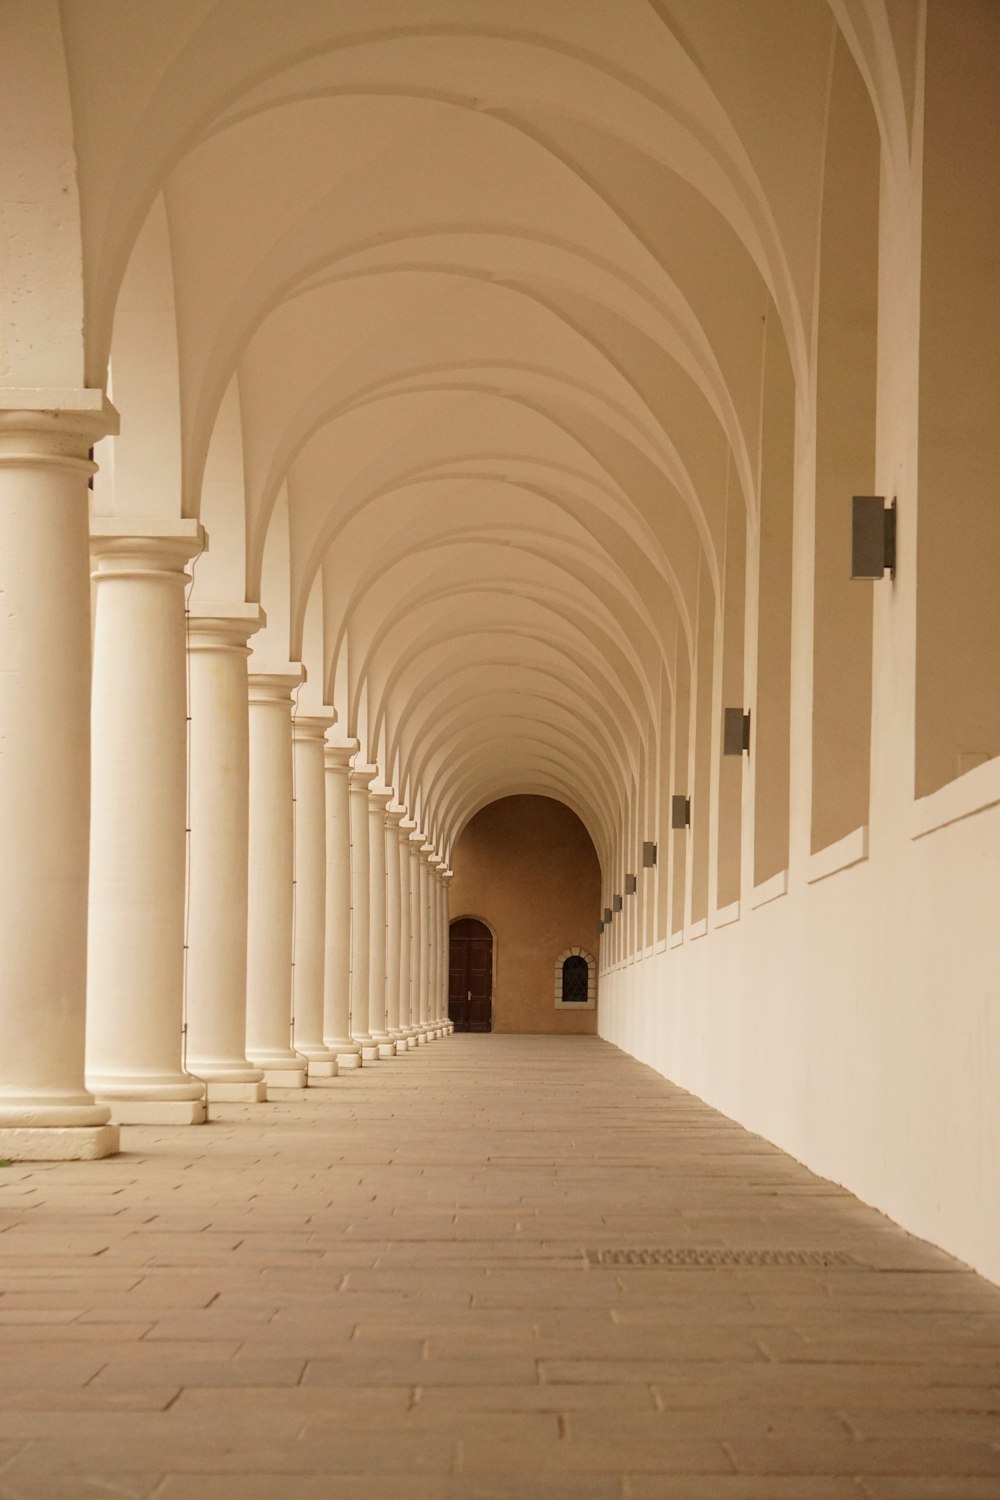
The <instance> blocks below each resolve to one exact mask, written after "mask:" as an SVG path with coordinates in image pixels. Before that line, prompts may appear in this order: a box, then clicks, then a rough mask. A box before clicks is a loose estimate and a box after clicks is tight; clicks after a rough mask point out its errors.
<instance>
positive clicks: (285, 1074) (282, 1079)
mask: <svg viewBox="0 0 1000 1500" xmlns="http://www.w3.org/2000/svg"><path fill="white" fill-rule="evenodd" d="M264 1082H265V1083H266V1084H267V1086H268V1088H269V1089H304V1088H305V1086H306V1065H305V1063H303V1064H302V1066H301V1068H265V1069H264Z"/></svg>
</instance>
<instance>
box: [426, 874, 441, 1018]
mask: <svg viewBox="0 0 1000 1500" xmlns="http://www.w3.org/2000/svg"><path fill="white" fill-rule="evenodd" d="M427 865H428V868H429V870H430V879H429V881H428V889H427V899H428V904H429V910H430V954H429V955H428V964H429V974H428V981H427V1019H428V1021H429V1022H430V1025H431V1028H432V1030H433V1033H434V1037H435V1039H437V1038H439V1037H442V1036H444V1022H443V1020H442V1019H441V871H442V870H443V869H444V860H443V859H441V857H440V855H438V854H431V855H428V858H427Z"/></svg>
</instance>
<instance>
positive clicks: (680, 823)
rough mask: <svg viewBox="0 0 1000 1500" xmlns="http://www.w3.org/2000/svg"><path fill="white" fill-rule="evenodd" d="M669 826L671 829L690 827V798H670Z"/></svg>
mask: <svg viewBox="0 0 1000 1500" xmlns="http://www.w3.org/2000/svg"><path fill="white" fill-rule="evenodd" d="M670 826H671V828H690V827H691V798H690V797H684V796H680V797H671V799H670Z"/></svg>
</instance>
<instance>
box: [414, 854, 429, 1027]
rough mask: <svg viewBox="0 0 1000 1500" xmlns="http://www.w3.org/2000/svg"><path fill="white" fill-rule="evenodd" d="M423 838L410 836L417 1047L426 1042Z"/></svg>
mask: <svg viewBox="0 0 1000 1500" xmlns="http://www.w3.org/2000/svg"><path fill="white" fill-rule="evenodd" d="M423 841H424V836H423V834H422V833H421V832H420V831H419V829H417V830H416V831H415V832H413V833H411V835H410V1025H411V1026H412V1027H413V1030H414V1033H415V1039H416V1041H417V1043H418V1044H419V1045H421V1046H422V1045H423V1044H424V1043H425V1042H426V1041H427V1029H426V1027H425V1026H424V1024H423V1019H422V1017H421V1013H420V990H421V983H422V979H421V976H422V974H423V972H424V963H423V949H424V933H425V928H426V917H425V905H424V881H423V877H422V872H423V871H424V862H423V859H422V858H421V854H420V846H421V844H422V843H423Z"/></svg>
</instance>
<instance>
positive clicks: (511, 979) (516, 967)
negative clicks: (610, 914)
mask: <svg viewBox="0 0 1000 1500" xmlns="http://www.w3.org/2000/svg"><path fill="white" fill-rule="evenodd" d="M451 863H452V868H453V870H454V871H455V878H454V880H453V882H452V885H451V891H450V896H449V901H450V907H451V914H452V918H453V922H454V921H459V920H461V919H463V918H466V917H476V918H478V919H479V920H480V921H485V922H486V923H488V924H489V927H490V929H492V932H493V934H494V939H495V942H494V951H493V1030H494V1031H507V1032H511V1031H520V1032H556V1033H560V1034H565V1033H591V1032H594V1031H596V1029H597V1010H596V1005H597V996H596V992H594V986H593V985H591V987H590V993H588V995H587V997H586V998H585V999H583V1000H580V1001H572V1002H570V1003H569V1004H566V1003H562V1004H558V1005H557V1003H556V998H555V994H554V987H553V974H554V971H555V966H556V963H557V961H558V960H561V959H564V958H565V956H566V954H567V952H570V953H572V952H573V951H574V950H579V951H580V952H581V953H582V954H584V955H586V956H589V955H591V954H592V953H593V952H594V947H595V944H596V938H595V937H594V923H595V921H596V913H597V911H598V908H599V906H600V894H601V874H600V866H599V864H598V860H597V851H596V850H595V848H594V845H593V843H592V842H591V839H590V835H589V834H588V832H587V830H586V828H585V827H584V826H583V824H582V823H581V822H580V819H579V818H578V817H577V816H576V814H575V813H574V812H571V811H570V809H569V808H568V807H565V806H564V805H563V803H561V802H557V801H555V800H554V799H553V798H551V797H534V796H519V797H502V798H500V800H499V801H497V802H491V803H489V805H488V806H486V807H484V808H483V809H482V810H481V811H480V812H478V813H477V814H476V816H475V817H474V818H473V819H472V820H471V822H470V823H469V824H468V826H467V827H466V828H465V830H464V832H463V833H462V836H461V838H460V839H459V840H458V843H457V844H456V846H455V850H454V853H453V855H452V861H451ZM595 956H596V954H595Z"/></svg>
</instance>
